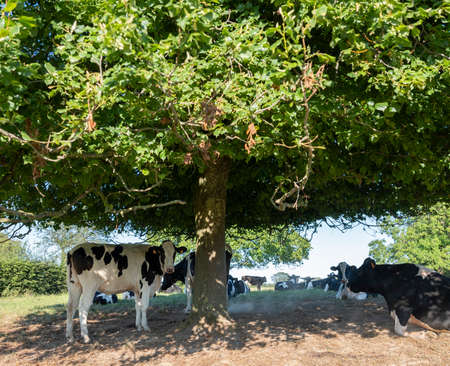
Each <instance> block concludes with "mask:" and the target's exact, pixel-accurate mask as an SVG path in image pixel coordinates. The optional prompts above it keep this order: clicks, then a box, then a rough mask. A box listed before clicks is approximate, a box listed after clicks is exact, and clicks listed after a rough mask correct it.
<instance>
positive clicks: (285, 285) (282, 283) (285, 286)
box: [280, 282, 289, 288]
mask: <svg viewBox="0 0 450 366" xmlns="http://www.w3.org/2000/svg"><path fill="white" fill-rule="evenodd" d="M280 286H281V287H283V288H288V287H289V286H288V284H287V283H286V282H281V283H280Z"/></svg>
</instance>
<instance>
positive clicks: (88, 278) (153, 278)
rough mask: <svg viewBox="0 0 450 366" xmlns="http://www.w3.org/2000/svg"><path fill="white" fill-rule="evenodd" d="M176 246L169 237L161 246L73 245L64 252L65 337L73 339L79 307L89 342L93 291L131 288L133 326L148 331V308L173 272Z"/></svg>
mask: <svg viewBox="0 0 450 366" xmlns="http://www.w3.org/2000/svg"><path fill="white" fill-rule="evenodd" d="M185 251H186V248H185V247H180V248H176V247H175V246H174V245H173V243H172V242H171V241H170V240H166V241H164V242H163V243H162V244H161V246H149V245H144V244H127V245H111V244H91V243H85V244H81V245H78V246H76V247H75V248H73V249H72V250H71V251H70V252H69V253H68V254H67V288H68V291H69V301H68V304H67V327H66V337H67V338H68V340H69V341H73V331H72V328H73V316H74V314H75V311H76V309H77V307H78V312H79V316H80V328H81V337H82V338H83V341H84V342H85V343H87V342H89V336H88V329H87V316H88V312H89V308H90V306H91V304H92V299H93V298H94V295H95V292H96V291H101V292H103V293H105V294H113V293H119V292H124V291H133V292H134V293H135V295H136V297H135V305H136V327H137V329H138V330H139V331H141V330H142V329H144V330H149V327H148V324H147V308H148V303H149V300H150V297H153V295H154V293H155V292H156V290H157V289H158V288H159V286H160V284H161V279H162V276H163V274H164V273H165V272H167V273H171V272H173V262H174V259H175V255H176V253H184V252H185Z"/></svg>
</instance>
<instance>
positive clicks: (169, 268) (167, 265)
mask: <svg viewBox="0 0 450 366" xmlns="http://www.w3.org/2000/svg"><path fill="white" fill-rule="evenodd" d="M161 247H162V248H163V249H164V257H165V258H164V265H163V268H162V270H163V272H164V273H165V272H173V271H174V267H173V259H174V258H175V247H174V245H173V243H172V242H171V241H170V240H166V241H164V242H163V243H162V244H161Z"/></svg>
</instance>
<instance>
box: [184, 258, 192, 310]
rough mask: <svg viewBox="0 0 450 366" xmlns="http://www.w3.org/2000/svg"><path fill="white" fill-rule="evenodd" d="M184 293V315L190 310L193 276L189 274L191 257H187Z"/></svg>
mask: <svg viewBox="0 0 450 366" xmlns="http://www.w3.org/2000/svg"><path fill="white" fill-rule="evenodd" d="M184 285H185V291H186V297H187V302H186V308H185V309H184V312H185V313H190V312H191V310H192V286H193V285H194V276H193V275H192V272H191V256H190V255H188V257H187V270H186V277H185V279H184Z"/></svg>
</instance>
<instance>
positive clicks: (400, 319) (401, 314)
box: [394, 309, 411, 336]
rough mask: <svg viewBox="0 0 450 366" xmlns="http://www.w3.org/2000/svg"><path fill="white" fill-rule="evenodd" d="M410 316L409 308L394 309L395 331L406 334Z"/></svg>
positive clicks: (401, 334)
mask: <svg viewBox="0 0 450 366" xmlns="http://www.w3.org/2000/svg"><path fill="white" fill-rule="evenodd" d="M410 316H411V312H409V311H408V310H405V309H395V310H394V332H395V333H396V334H398V335H399V336H405V332H406V328H407V327H408V320H409V318H410Z"/></svg>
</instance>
